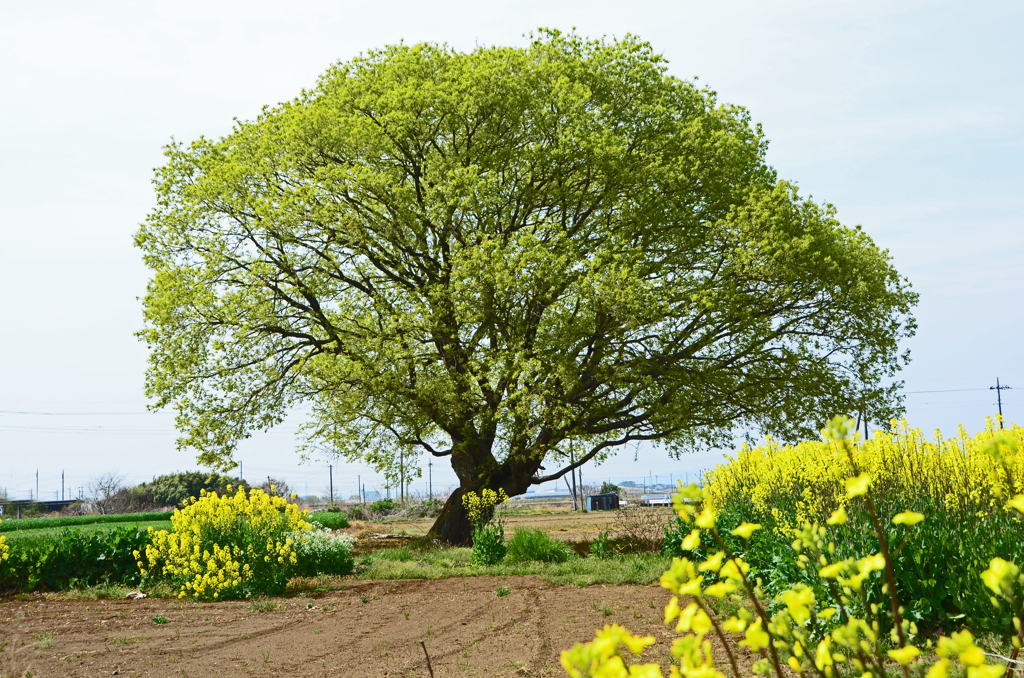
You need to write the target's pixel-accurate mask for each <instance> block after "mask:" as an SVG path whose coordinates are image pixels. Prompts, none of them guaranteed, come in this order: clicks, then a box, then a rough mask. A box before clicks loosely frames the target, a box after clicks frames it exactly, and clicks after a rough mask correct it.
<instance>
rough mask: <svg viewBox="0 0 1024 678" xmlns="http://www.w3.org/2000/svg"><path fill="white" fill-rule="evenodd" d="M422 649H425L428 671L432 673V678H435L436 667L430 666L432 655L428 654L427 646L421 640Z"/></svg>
mask: <svg viewBox="0 0 1024 678" xmlns="http://www.w3.org/2000/svg"><path fill="white" fill-rule="evenodd" d="M420 647H422V648H423V655H424V656H425V657H426V658H427V671H429V672H430V678H434V667H432V666H431V665H430V655H429V654H427V644H426V643H425V642H423V641H422V640H421V641H420Z"/></svg>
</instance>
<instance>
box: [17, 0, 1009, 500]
mask: <svg viewBox="0 0 1024 678" xmlns="http://www.w3.org/2000/svg"><path fill="white" fill-rule="evenodd" d="M538 26H550V27H557V28H562V29H569V28H571V27H572V26H575V27H577V29H578V31H579V32H580V33H582V34H584V35H590V36H599V35H615V36H621V35H623V34H624V33H627V32H630V33H634V34H636V35H639V36H640V37H642V38H644V39H646V40H648V41H650V42H651V43H652V44H653V45H654V47H655V49H657V50H659V51H661V52H663V53H664V54H665V55H666V56H667V57H668V58H669V60H670V70H671V72H672V73H673V74H675V75H678V76H680V77H684V78H690V77H694V76H697V77H699V78H700V81H701V82H702V83H706V84H708V85H710V86H712V87H713V88H715V89H716V90H717V91H718V92H719V95H720V98H721V100H722V101H726V102H731V103H736V104H740V105H743V106H746V107H747V108H748V109H749V110H750V111H751V114H752V116H753V118H754V120H756V121H759V122H761V123H763V125H764V128H765V131H766V133H767V135H768V138H769V139H771V146H770V150H769V160H770V161H771V162H772V163H773V164H774V165H775V167H776V168H777V169H778V170H779V173H780V176H782V177H784V178H786V179H790V180H792V181H795V182H797V183H798V184H799V185H800V187H801V190H802V192H803V193H805V194H811V195H813V196H814V197H815V198H816V199H818V200H826V201H829V202H831V203H833V204H835V205H836V207H837V208H838V210H839V218H840V219H841V220H842V221H844V222H845V223H848V224H862V225H863V226H864V228H865V230H866V231H867V232H868V233H869V234H870V235H871V236H872V237H873V238H874V239H875V241H876V242H877V243H878V244H879V245H881V246H882V247H885V248H887V249H889V250H890V252H891V253H892V255H893V257H894V259H895V262H896V265H897V267H898V268H899V270H900V271H901V272H902V273H903V274H904V275H906V276H908V277H909V278H910V280H911V281H912V282H913V284H914V286H915V288H916V289H917V291H919V292H920V293H921V304H920V306H919V307H918V309H917V316H918V319H919V322H920V329H919V331H918V335H917V337H916V338H914V339H913V340H911V341H910V342H909V343H908V346H909V347H910V349H911V351H912V354H913V362H912V363H911V365H910V367H909V368H908V369H907V370H905V371H904V373H903V377H904V379H905V380H906V386H907V390H908V391H912V392H916V391H946V390H953V389H986V388H987V387H988V386H991V385H993V384H994V383H995V379H996V377H997V376H998V377H1000V378H1001V379H1002V381H1003V383H1008V384H1009V385H1011V386H1014V387H1017V388H1018V389H1019V390H1010V391H1007V392H1004V403H1003V406H1004V412H1005V413H1006V415H1007V418H1008V419H1011V420H1016V421H1021V422H1024V359H1022V349H1021V346H1022V344H1024V342H1022V335H1024V303H1022V301H1024V266H1021V264H1020V262H1021V260H1022V258H1024V195H1022V189H1024V170H1022V156H1024V113H1022V111H1024V84H1022V83H1024V77H1022V76H1024V47H1022V45H1024V40H1021V37H1020V36H1021V34H1022V29H1024V5H1022V4H1021V3H1019V2H978V3H950V2H913V1H905V2H900V3H891V2H870V1H864V0H859V1H856V2H715V3H709V2H678V1H677V2H629V3H627V2H560V1H558V0H545V1H544V2H490V3H480V2H472V3H470V2H465V3H460V2H438V1H436V0H435V1H433V2H429V3H425V2H390V3H389V2H377V3H366V2H358V3H357V2H330V3H329V2H292V3H287V4H285V3H280V2H274V3H270V2H252V1H249V2H244V3H243V2H237V3H230V2H216V1H210V0H204V1H203V2H192V1H185V2H182V1H179V2H175V3H159V4H158V3H137V2H64V3H61V2H38V3H18V4H15V3H13V2H11V1H9V0H0V487H7V488H8V489H9V490H10V491H11V492H12V494H15V495H18V496H21V495H26V496H27V493H28V491H29V489H30V488H34V485H35V471H36V469H37V468H38V469H39V475H40V489H41V490H42V493H43V495H44V496H50V497H52V496H53V492H54V491H55V490H59V487H60V471H61V469H64V470H65V471H66V473H67V476H66V477H67V486H68V487H76V488H77V487H78V486H79V485H83V484H85V483H86V482H87V481H88V479H89V478H91V477H94V476H96V475H99V474H100V473H102V472H104V471H111V470H114V471H120V472H122V473H124V474H125V475H126V476H128V477H129V479H131V480H144V479H148V478H150V477H152V476H153V475H156V474H159V473H164V472H169V471H174V470H178V469H181V470H184V469H186V468H192V467H194V466H195V464H194V459H193V456H192V455H191V454H190V453H188V452H179V451H176V450H175V448H174V444H173V441H174V432H173V429H172V416H171V415H170V414H169V413H162V414H141V415H140V414H103V415H100V414H77V415H70V414H68V413H114V412H116V413H121V412H141V411H143V410H144V408H145V404H146V403H145V399H144V397H143V395H142V379H143V371H144V369H145V357H146V353H145V347H144V346H143V345H141V344H139V343H138V342H136V340H135V339H134V337H133V336H132V332H133V331H135V330H137V329H138V328H139V327H140V324H141V315H140V304H139V302H138V300H137V297H138V296H140V295H141V294H142V293H143V291H144V287H145V283H146V279H147V271H146V269H145V268H144V267H143V266H142V263H141V261H140V258H139V254H138V252H137V251H135V250H134V248H133V247H132V245H131V236H132V233H133V232H134V231H135V229H136V228H137V225H138V223H139V222H140V221H141V220H142V218H143V217H144V215H145V214H146V212H147V211H148V209H149V208H150V206H151V204H152V200H153V198H152V192H151V188H150V183H149V182H150V177H151V174H152V168H153V167H155V166H156V165H158V164H159V163H160V162H161V154H160V153H161V152H160V148H161V145H162V144H164V143H165V142H167V141H168V140H169V139H170V138H171V137H172V136H174V137H175V138H177V139H180V140H189V139H193V138H195V137H196V136H198V135H201V134H204V135H208V136H216V135H221V134H224V133H225V132H227V131H228V130H229V129H230V126H231V122H232V118H233V117H238V118H243V119H244V118H250V117H252V116H254V115H255V114H256V113H257V112H258V111H259V109H260V107H261V106H263V105H264V104H273V103H276V102H278V101H282V100H286V99H290V98H292V97H293V96H295V95H296V94H297V93H298V92H299V90H300V89H301V88H303V87H309V86H311V85H312V84H313V83H314V82H315V80H316V77H317V75H318V74H319V73H321V72H322V71H323V70H324V69H325V68H326V67H327V66H328V65H329V64H331V63H332V62H333V61H335V60H338V59H342V60H345V59H349V58H351V57H353V56H355V55H356V54H358V53H359V52H361V51H365V50H367V49H371V48H375V47H380V46H382V45H384V44H386V43H390V42H396V41H399V40H404V41H406V42H419V41H446V42H449V43H450V44H452V45H454V46H456V47H458V48H462V49H470V48H472V47H473V46H474V45H475V44H523V42H524V38H523V34H524V33H525V32H527V31H530V30H532V29H534V28H536V27H538ZM907 402H908V418H909V420H910V422H911V424H912V425H914V426H919V427H922V428H924V429H925V430H927V431H931V430H933V429H935V428H941V429H942V430H943V431H945V432H947V433H951V432H953V431H954V430H955V427H956V426H957V425H958V424H963V425H965V426H966V427H967V428H968V430H970V431H976V430H977V429H979V428H980V427H981V426H982V425H983V423H984V418H985V416H986V415H990V414H993V413H994V412H995V397H994V393H993V392H990V391H987V390H962V391H959V390H958V391H955V392H949V393H912V394H910V395H909V396H908V398H907ZM15 412H33V413H42V412H49V413H55V414H15ZM294 425H295V424H294V423H289V424H288V425H286V426H285V427H283V430H278V431H275V432H272V433H270V434H267V435H261V436H259V437H257V438H256V439H254V440H251V441H248V442H247V443H245V444H244V445H243V446H242V450H241V454H240V455H239V456H240V458H241V459H242V460H243V462H244V464H245V475H246V476H247V477H248V478H250V479H253V478H254V477H255V476H257V475H262V476H265V475H267V473H272V474H274V475H278V476H284V477H286V478H287V479H289V480H291V481H292V483H293V485H294V486H295V487H296V489H299V490H300V491H303V490H305V489H307V488H308V491H309V492H319V491H321V490H322V489H323V488H324V487H326V484H327V473H326V468H324V467H320V466H316V465H314V466H306V467H299V466H298V465H297V463H296V462H297V455H295V454H294V452H293V451H292V449H293V443H292V440H291V435H292V434H291V430H290V429H292V428H293V427H294ZM719 455H720V453H708V454H702V455H695V456H694V457H691V458H687V459H684V460H682V461H679V462H676V461H670V460H667V459H666V458H665V456H664V454H663V453H661V452H659V451H657V450H651V449H643V450H640V451H639V458H638V459H637V460H636V461H634V458H633V454H632V453H627V452H624V453H622V454H621V455H620V456H619V457H618V458H617V459H615V460H613V461H611V462H608V463H606V464H605V465H603V466H602V467H599V468H597V469H590V470H588V471H585V474H587V477H588V478H589V477H594V478H604V477H611V478H626V477H636V476H641V475H644V474H646V473H648V471H651V472H652V473H655V474H660V475H661V476H662V477H663V478H664V475H665V474H668V473H674V474H679V473H686V472H689V473H691V474H693V473H694V472H696V470H697V469H699V468H703V467H707V466H709V465H713V464H714V463H715V459H716V458H717V457H718V456H719ZM356 474H362V476H363V479H364V482H366V483H367V487H368V488H371V487H374V486H375V485H376V480H375V478H374V477H373V476H372V474H370V473H369V472H368V470H367V469H365V468H359V467H357V466H348V465H344V464H342V465H341V467H340V468H336V469H335V487H336V488H340V493H344V494H347V493H349V492H351V491H354V488H355V476H356ZM453 480H454V475H453V474H452V473H451V470H450V469H449V468H448V467H447V464H446V463H444V462H441V463H440V465H439V466H437V465H436V466H435V467H434V486H435V488H436V487H443V486H445V485H446V484H450V483H451V482H453ZM419 485H421V486H425V479H424V482H423V483H419ZM421 489H422V488H421Z"/></svg>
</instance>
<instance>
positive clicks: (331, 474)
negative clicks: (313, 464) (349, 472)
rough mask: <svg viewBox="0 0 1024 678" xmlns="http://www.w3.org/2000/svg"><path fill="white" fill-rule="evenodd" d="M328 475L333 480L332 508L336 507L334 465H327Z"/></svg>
mask: <svg viewBox="0 0 1024 678" xmlns="http://www.w3.org/2000/svg"><path fill="white" fill-rule="evenodd" d="M327 473H329V474H330V478H331V506H334V465H333V464H328V465H327Z"/></svg>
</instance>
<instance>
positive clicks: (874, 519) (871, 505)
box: [842, 439, 910, 678]
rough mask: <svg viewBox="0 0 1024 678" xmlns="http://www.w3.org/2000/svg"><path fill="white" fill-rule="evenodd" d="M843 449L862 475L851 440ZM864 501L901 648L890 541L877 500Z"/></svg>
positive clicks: (905, 672) (907, 675)
mask: <svg viewBox="0 0 1024 678" xmlns="http://www.w3.org/2000/svg"><path fill="white" fill-rule="evenodd" d="M842 444H843V449H844V450H845V451H846V456H847V458H848V459H849V460H850V466H852V467H853V472H854V474H856V475H860V473H861V471H860V466H859V465H858V464H857V460H856V459H855V458H854V456H853V448H852V446H851V445H850V441H848V440H846V439H843V441H842ZM864 502H865V504H867V507H868V515H870V516H871V524H872V526H874V528H875V536H877V537H878V544H879V547H880V548H881V549H882V558H883V559H885V578H886V581H888V583H889V601H890V603H891V605H892V622H893V624H894V625H895V626H896V638H897V640H898V641H899V645H900V648H901V649H902V648H904V647H906V646H907V638H906V635H905V634H904V633H903V617H902V615H901V614H900V603H899V599H898V598H897V597H896V574H895V572H893V569H892V557H891V556H890V555H889V543H888V542H887V541H886V539H885V531H884V530H882V525H881V523H880V522H879V520H878V511H877V510H876V509H875V502H874V501H873V500H872V499H871V495H870V494H865V495H864ZM900 666H901V667H902V668H903V677H904V678H910V668H909V667H907V665H906V664H900Z"/></svg>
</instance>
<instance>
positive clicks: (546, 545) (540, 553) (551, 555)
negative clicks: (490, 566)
mask: <svg viewBox="0 0 1024 678" xmlns="http://www.w3.org/2000/svg"><path fill="white" fill-rule="evenodd" d="M506 548H507V550H508V556H507V557H508V560H509V562H513V563H521V562H525V561H529V560H536V561H538V562H541V563H564V562H565V561H567V560H569V556H570V555H571V553H572V551H571V550H570V549H569V547H568V545H566V544H565V543H564V542H561V541H558V540H557V539H552V538H551V537H549V536H548V535H547V533H545V532H544V531H543V530H531V529H518V530H516V531H515V534H513V535H512V539H510V540H509V542H508V544H507V545H506Z"/></svg>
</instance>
